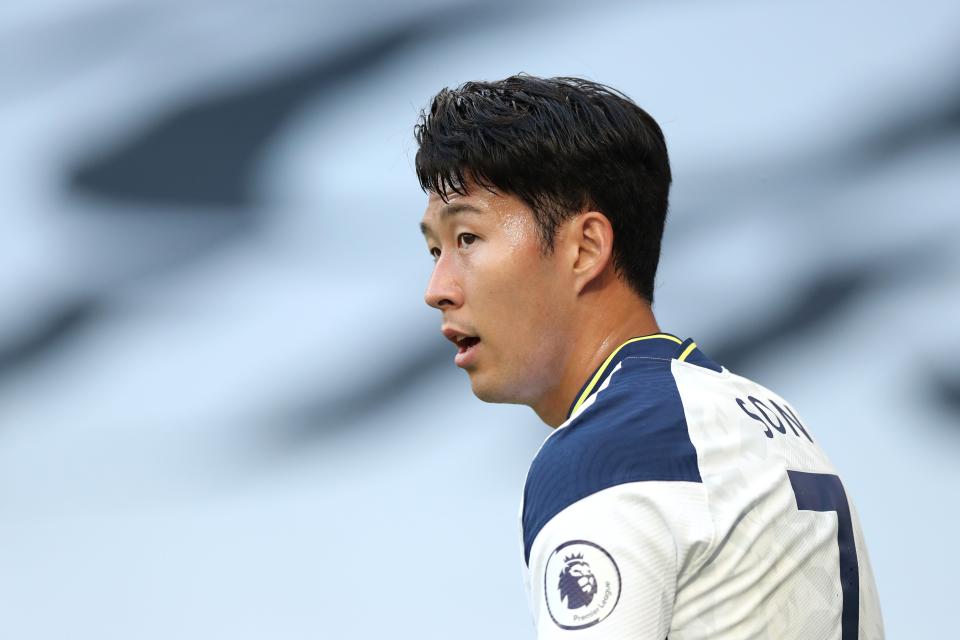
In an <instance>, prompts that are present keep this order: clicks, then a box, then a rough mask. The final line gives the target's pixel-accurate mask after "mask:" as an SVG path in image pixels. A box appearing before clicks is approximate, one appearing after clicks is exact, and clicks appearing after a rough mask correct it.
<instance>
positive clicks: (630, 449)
mask: <svg viewBox="0 0 960 640" xmlns="http://www.w3.org/2000/svg"><path fill="white" fill-rule="evenodd" d="M672 362H673V361H672V360H671V359H667V358H653V357H643V356H627V357H625V358H623V359H622V360H621V361H620V362H619V363H618V364H617V366H616V367H615V368H614V369H613V371H612V372H611V373H610V374H609V375H608V376H607V378H606V380H605V381H604V382H603V384H602V385H601V386H600V388H599V390H598V391H597V392H596V393H595V394H594V395H593V396H592V397H591V398H590V399H589V400H588V402H586V403H584V406H583V407H582V408H581V410H580V411H579V412H578V413H576V414H575V415H574V417H572V418H571V419H570V420H569V421H568V422H567V423H566V424H565V425H563V426H561V427H558V429H557V431H556V432H554V433H552V434H551V435H550V436H549V437H548V438H547V440H546V441H545V442H544V444H543V446H542V447H541V448H540V451H539V452H538V454H537V456H536V457H535V458H534V460H533V463H532V464H531V466H530V471H529V473H528V476H527V483H526V486H525V488H524V496H523V512H522V526H523V538H524V551H525V556H526V557H527V558H528V559H529V553H530V548H531V546H532V545H533V541H534V540H535V539H536V536H537V533H539V531H540V530H541V529H542V528H543V527H544V525H546V524H547V522H549V521H550V519H551V518H553V517H554V516H555V515H557V514H558V513H560V512H561V511H563V510H564V509H566V508H567V507H568V506H570V505H572V504H573V503H575V502H577V501H579V500H582V499H584V498H586V497H588V496H590V495H593V494H595V493H597V492H599V491H603V490H604V489H608V488H610V487H614V486H617V485H621V484H625V483H630V482H642V481H658V480H659V481H684V482H698V483H699V482H701V481H702V480H701V477H700V470H699V467H698V464H697V451H696V449H695V447H694V445H693V443H692V441H691V439H690V434H689V432H688V429H687V421H686V418H685V413H684V407H683V401H682V399H681V397H680V392H679V390H678V388H677V383H676V380H675V378H674V375H673V372H672V368H671V365H672Z"/></svg>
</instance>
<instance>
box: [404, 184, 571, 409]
mask: <svg viewBox="0 0 960 640" xmlns="http://www.w3.org/2000/svg"><path fill="white" fill-rule="evenodd" d="M469 186H470V188H469V191H468V195H466V196H458V195H456V194H454V195H453V196H452V197H451V198H450V199H449V203H445V202H444V201H443V200H442V199H441V198H440V197H439V196H438V195H436V194H431V195H430V198H429V201H428V203H427V210H426V213H425V214H424V216H423V222H422V224H421V228H422V230H423V233H424V238H425V239H426V242H427V248H428V250H429V251H430V253H431V255H432V256H433V257H434V260H435V265H434V269H433V273H432V275H431V277H430V282H429V284H428V285H427V291H426V294H425V296H424V299H425V300H426V302H427V304H428V305H430V306H431V307H434V308H435V309H439V310H440V311H441V312H442V314H443V320H442V327H441V330H442V331H443V332H444V335H445V336H446V337H447V338H448V339H450V340H451V341H453V342H454V343H455V344H457V352H456V356H455V358H454V360H455V362H456V364H457V366H459V367H461V368H463V369H464V370H466V372H467V374H468V375H469V376H470V382H471V385H472V387H473V392H474V394H476V396H477V397H478V398H480V399H481V400H485V401H487V402H513V403H520V404H528V405H533V404H535V402H536V401H537V400H538V399H539V398H541V397H542V396H543V395H544V394H545V393H546V392H547V391H549V390H550V389H551V388H552V387H553V386H554V385H556V384H557V382H558V381H559V377H560V372H561V371H562V370H563V368H562V367H563V356H564V353H565V350H564V347H565V345H564V337H565V336H566V335H567V334H566V330H567V324H566V322H565V321H566V319H567V318H568V317H569V314H568V313H567V311H568V308H569V307H568V305H569V304H570V303H571V302H572V301H573V295H572V284H571V283H570V281H569V279H568V277H566V274H565V270H564V268H563V260H562V257H561V256H562V253H561V252H559V251H554V252H552V253H548V254H545V253H544V252H543V251H542V249H541V244H540V239H539V236H538V234H537V227H536V224H535V222H534V219H533V213H532V212H531V211H530V209H529V208H528V207H527V206H526V205H525V204H524V203H523V202H522V201H521V200H520V199H518V198H516V197H515V196H512V195H504V194H500V193H491V192H490V191H488V190H486V189H484V188H482V187H478V186H476V185H469ZM562 234H563V229H562V228H561V230H560V232H559V233H558V238H557V240H558V241H559V240H561V238H562Z"/></svg>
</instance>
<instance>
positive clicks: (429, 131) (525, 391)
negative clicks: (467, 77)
mask: <svg viewBox="0 0 960 640" xmlns="http://www.w3.org/2000/svg"><path fill="white" fill-rule="evenodd" d="M416 139H417V142H418V143H419V145H420V148H419V151H418V152H417V157H416V169H417V175H418V177H419V179H420V184H421V186H422V187H423V188H424V190H425V191H427V192H428V194H429V201H428V206H427V211H426V214H425V216H424V219H423V223H422V225H421V226H422V229H423V231H424V236H425V238H426V239H427V243H428V247H429V249H430V253H431V254H432V255H433V256H434V258H435V260H436V267H435V268H434V273H433V275H432V277H431V281H430V285H429V287H428V289H427V294H426V300H427V303H428V304H430V305H431V306H434V307H436V308H437V309H440V310H441V311H442V312H443V314H444V326H445V329H446V333H447V334H448V337H453V338H459V337H462V336H463V335H466V336H469V338H470V339H468V340H467V341H466V342H465V343H464V344H463V345H461V349H460V351H461V353H460V354H458V364H459V365H460V366H462V367H463V368H464V369H466V370H467V371H468V373H470V377H471V381H472V384H473V388H474V392H475V393H476V394H477V396H478V397H480V398H481V399H484V400H488V401H495V402H520V403H523V404H532V402H533V400H535V399H536V397H538V395H542V394H544V393H547V392H549V390H550V389H549V387H550V385H551V384H555V379H556V377H557V375H558V371H561V370H562V368H563V367H564V366H565V365H566V362H565V353H564V345H565V343H566V341H567V340H569V338H570V336H571V335H572V334H573V332H575V331H576V329H577V322H578V321H581V320H582V319H583V314H584V307H585V303H588V302H589V301H590V299H591V292H595V291H597V290H598V289H602V288H603V287H604V286H607V285H610V284H611V283H613V284H615V285H617V286H619V287H620V289H622V290H623V291H626V292H629V295H631V296H633V297H636V298H638V299H641V300H645V301H647V302H651V301H652V299H653V281H654V276H655V274H656V269H657V263H658V261H659V256H660V239H661V236H662V233H663V227H664V221H665V218H666V211H667V198H668V192H669V187H670V180H671V176H670V167H669V162H668V160H667V151H666V145H665V143H664V140H663V134H662V132H661V131H660V128H659V127H658V126H657V124H656V122H655V121H654V120H653V118H651V117H650V116H649V115H648V114H647V113H646V112H644V111H643V110H642V109H640V108H639V107H637V106H636V105H635V104H633V103H632V102H631V101H630V100H629V99H627V98H626V97H625V96H623V95H622V94H620V93H618V92H616V91H614V90H613V89H610V88H608V87H605V86H603V85H599V84H596V83H592V82H588V81H586V80H580V79H576V78H552V79H541V78H536V77H532V76H513V77H510V78H507V79H505V80H502V81H499V82H468V83H466V84H464V85H463V86H461V87H459V88H457V89H454V90H450V89H444V90H442V91H441V92H440V93H439V94H437V96H436V97H434V99H433V101H432V103H431V105H430V107H429V109H428V110H425V111H424V112H423V113H422V114H421V117H420V121H419V123H418V124H417V126H416ZM596 300H599V298H596V299H595V301H596ZM603 311H605V310H602V309H593V312H603ZM476 337H479V339H480V342H479V344H476V340H475V338H476ZM470 345H475V346H472V347H470V348H465V347H468V346H470Z"/></svg>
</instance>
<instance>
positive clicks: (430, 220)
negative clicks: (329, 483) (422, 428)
mask: <svg viewBox="0 0 960 640" xmlns="http://www.w3.org/2000/svg"><path fill="white" fill-rule="evenodd" d="M416 139H417V142H418V143H419V145H420V148H419V151H418V153H417V158H416V167H417V174H418V177H419V179H420V183H421V185H422V187H423V188H424V190H425V191H427V193H428V194H429V200H428V204H427V209H426V213H425V215H424V217H423V221H422V223H421V230H422V231H423V234H424V237H425V239H426V241H427V247H428V249H429V252H430V254H431V255H432V256H433V259H434V261H435V265H434V270H433V273H432V276H431V278H430V282H429V285H428V287H427V291H426V301H427V303H428V304H429V305H430V306H432V307H434V308H436V309H438V310H440V311H441V312H442V316H443V320H442V332H443V334H444V335H445V336H446V337H447V338H448V339H450V340H451V341H452V342H454V343H455V344H456V346H457V353H456V356H455V362H456V364H457V366H459V367H461V368H463V369H464V370H465V371H466V372H467V374H468V375H469V376H470V382H471V385H472V388H473V391H474V393H475V394H476V395H477V397H479V398H480V399H482V400H485V401H487V402H511V403H521V404H526V405H528V406H530V407H531V408H533V410H534V411H535V412H536V413H537V415H538V416H540V418H541V419H542V420H543V421H544V422H546V423H547V424H548V425H550V426H551V427H555V428H556V429H555V431H553V432H552V433H551V434H550V436H548V437H547V439H546V441H545V442H544V444H543V446H542V447H541V448H540V451H539V452H538V454H537V456H536V458H535V459H534V461H533V463H532V465H531V467H530V472H529V475H528V477H527V483H526V487H525V489H524V494H523V503H522V509H521V526H522V535H523V550H524V566H525V576H526V582H527V588H528V594H529V597H530V605H531V608H532V611H533V617H534V620H535V624H536V627H537V632H538V637H540V638H568V637H569V638H576V639H583V640H588V639H590V638H604V639H626V638H635V639H650V640H662V639H663V638H665V637H667V636H669V637H670V638H671V639H672V640H679V639H681V638H685V639H694V638H711V639H718V638H815V639H822V638H837V639H839V640H856V639H858V638H860V639H864V638H882V637H883V625H882V621H881V616H880V609H879V604H878V599H877V593H876V588H875V586H874V581H873V575H872V572H871V569H870V563H869V561H868V558H867V552H866V546H865V545H864V540H863V536H862V534H861V531H860V525H859V522H858V520H857V516H856V513H855V512H854V510H853V506H852V503H851V502H850V500H849V496H847V494H846V492H845V490H844V488H843V485H842V483H841V482H840V480H839V478H838V476H837V472H836V470H835V469H834V468H833V466H832V465H831V464H830V462H829V460H828V459H827V457H826V455H825V454H824V453H823V451H822V450H821V449H820V447H819V446H818V444H817V441H816V437H815V435H814V431H813V430H812V429H811V428H810V427H809V426H808V425H807V424H806V423H805V422H804V421H803V420H801V419H800V417H799V414H798V413H797V411H796V410H795V409H794V408H793V407H792V406H791V405H790V404H789V403H787V402H786V401H785V400H783V398H781V397H780V396H778V395H777V394H775V393H774V392H772V391H770V390H768V389H766V388H764V387H762V386H760V385H758V384H756V383H754V382H751V381H750V380H747V379H745V378H743V377H740V376H737V375H735V374H733V373H731V372H730V371H728V370H727V369H725V368H723V367H722V366H720V365H719V364H717V363H715V362H714V361H713V360H711V359H710V358H709V357H708V356H707V355H706V354H705V353H704V352H703V351H701V350H700V348H699V347H698V346H697V345H696V343H695V342H693V341H692V340H690V339H686V340H684V339H681V338H678V337H676V336H674V335H673V334H670V333H665V332H663V331H661V329H660V327H659V326H658V325H657V320H656V318H655V316H654V314H653V311H652V309H651V304H652V301H653V282H654V276H655V273H656V269H657V263H658V260H659V254H660V239H661V236H662V233H663V227H664V220H665V217H666V212H667V200H668V192H669V186H670V181H671V174H670V167H669V162H668V160H667V150H666V145H665V142H664V139H663V134H662V133H661V131H660V128H659V126H657V124H656V122H655V121H654V120H653V118H651V117H650V116H649V115H648V114H647V113H646V112H644V111H643V110H642V109H640V108H639V107H637V106H636V105H635V104H634V103H633V102H631V101H630V100H629V99H628V98H626V97H625V96H624V95H622V94H620V93H618V92H616V91H614V90H612V89H610V88H608V87H605V86H603V85H599V84H596V83H592V82H588V81H585V80H580V79H576V78H553V79H541V78H536V77H532V76H527V75H523V76H515V77H511V78H507V79H505V80H502V81H499V82H470V83H467V84H465V85H463V86H461V87H459V88H457V89H455V90H448V89H444V90H443V91H441V92H440V93H439V94H438V95H437V96H436V97H435V98H434V99H433V101H432V104H431V105H430V108H429V110H428V111H425V112H424V113H423V114H421V119H420V122H419V123H418V125H417V127H416Z"/></svg>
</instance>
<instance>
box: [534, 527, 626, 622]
mask: <svg viewBox="0 0 960 640" xmlns="http://www.w3.org/2000/svg"><path fill="white" fill-rule="evenodd" d="M543 591H544V595H545V597H546V599H547V611H549V612H550V617H551V618H553V621H554V622H555V623H556V624H557V626H559V627H560V628H561V629H571V630H572V629H584V628H586V627H592V626H593V625H595V624H597V623H598V622H600V621H601V620H603V619H604V618H606V617H607V616H609V615H610V613H612V612H613V608H614V607H616V606H617V602H618V601H619V600H620V569H619V567H617V563H616V562H615V561H614V560H613V557H612V556H611V555H610V554H609V553H607V551H606V550H605V549H604V548H603V547H601V546H600V545H597V544H594V543H592V542H589V541H587V540H571V541H569V542H565V543H563V544H562V545H560V546H559V547H557V548H556V549H555V550H554V552H553V553H552V554H550V557H549V558H548V559H547V568H546V571H545V573H544V584H543Z"/></svg>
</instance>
